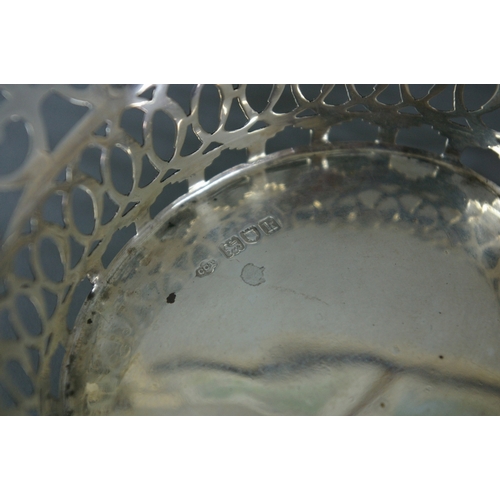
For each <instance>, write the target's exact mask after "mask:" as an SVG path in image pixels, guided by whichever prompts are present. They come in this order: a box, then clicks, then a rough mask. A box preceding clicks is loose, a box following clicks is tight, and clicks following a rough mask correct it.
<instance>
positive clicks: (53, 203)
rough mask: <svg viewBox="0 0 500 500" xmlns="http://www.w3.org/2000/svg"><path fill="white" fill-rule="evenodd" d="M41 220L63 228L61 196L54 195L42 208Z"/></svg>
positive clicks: (59, 194) (58, 194)
mask: <svg viewBox="0 0 500 500" xmlns="http://www.w3.org/2000/svg"><path fill="white" fill-rule="evenodd" d="M42 218H43V219H44V220H46V221H47V222H52V223H53V224H57V225H58V226H60V227H65V224H64V215H63V195H62V194H61V193H54V194H52V195H51V196H50V197H49V198H47V201H46V202H45V203H44V205H43V207H42Z"/></svg>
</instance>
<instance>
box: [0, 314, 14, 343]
mask: <svg viewBox="0 0 500 500" xmlns="http://www.w3.org/2000/svg"><path fill="white" fill-rule="evenodd" d="M18 338H19V336H18V335H17V333H16V330H15V328H14V326H13V325H12V322H11V321H10V318H9V312H8V311H7V309H4V310H3V311H0V340H16V339H18Z"/></svg>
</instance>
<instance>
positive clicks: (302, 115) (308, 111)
mask: <svg viewBox="0 0 500 500" xmlns="http://www.w3.org/2000/svg"><path fill="white" fill-rule="evenodd" d="M296 116H297V118H305V117H307V116H318V113H317V111H314V109H311V108H306V109H304V110H303V111H301V112H300V113H298V114H297V115H296Z"/></svg>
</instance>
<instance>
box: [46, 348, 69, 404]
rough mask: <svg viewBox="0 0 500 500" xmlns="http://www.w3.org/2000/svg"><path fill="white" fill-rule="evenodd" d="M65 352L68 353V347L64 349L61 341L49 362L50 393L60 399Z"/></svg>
mask: <svg viewBox="0 0 500 500" xmlns="http://www.w3.org/2000/svg"><path fill="white" fill-rule="evenodd" d="M65 354H66V349H64V347H63V346H62V344H61V343H59V344H58V346H57V349H56V350H55V352H54V354H53V355H52V357H51V358H50V362H49V367H50V374H49V381H50V395H51V396H52V397H53V398H54V399H59V393H60V385H61V371H62V364H63V359H64V355H65Z"/></svg>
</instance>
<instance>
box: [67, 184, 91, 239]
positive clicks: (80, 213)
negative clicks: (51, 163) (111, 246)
mask: <svg viewBox="0 0 500 500" xmlns="http://www.w3.org/2000/svg"><path fill="white" fill-rule="evenodd" d="M71 200H72V204H71V205H72V209H73V220H74V221H75V225H76V227H77V229H78V231H80V232H81V233H82V234H92V233H93V232H94V228H95V216H94V204H93V203H92V198H91V197H90V196H89V194H88V193H87V192H86V191H85V190H84V189H82V188H80V187H75V188H74V189H73V191H71Z"/></svg>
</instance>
